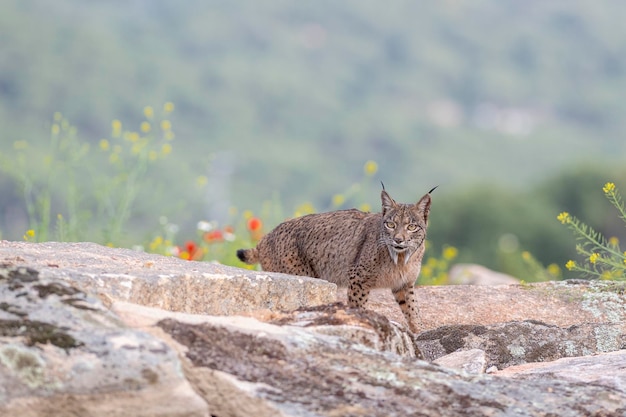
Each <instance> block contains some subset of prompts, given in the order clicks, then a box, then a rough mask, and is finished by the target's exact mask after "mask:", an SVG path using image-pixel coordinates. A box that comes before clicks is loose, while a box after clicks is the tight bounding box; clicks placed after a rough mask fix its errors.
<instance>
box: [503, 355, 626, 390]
mask: <svg viewBox="0 0 626 417" xmlns="http://www.w3.org/2000/svg"><path fill="white" fill-rule="evenodd" d="M494 375H496V376H498V377H506V378H511V379H515V380H525V381H532V380H539V379H546V378H552V379H554V378H558V379H560V380H563V381H570V382H572V383H579V384H585V385H589V384H593V385H599V386H604V387H607V388H609V389H610V390H614V391H622V392H624V391H626V350H620V351H617V352H610V353H602V354H599V355H594V356H585V357H577V358H562V359H559V360H556V361H553V362H544V363H528V364H524V365H518V366H512V367H510V368H507V369H504V370H502V371H498V372H496V373H495V374H494Z"/></svg>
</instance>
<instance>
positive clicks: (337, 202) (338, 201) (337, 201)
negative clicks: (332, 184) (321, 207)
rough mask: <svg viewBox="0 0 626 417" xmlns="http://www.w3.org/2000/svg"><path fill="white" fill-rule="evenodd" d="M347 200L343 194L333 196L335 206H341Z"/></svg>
mask: <svg viewBox="0 0 626 417" xmlns="http://www.w3.org/2000/svg"><path fill="white" fill-rule="evenodd" d="M345 202H346V197H345V196H343V195H342V194H335V195H334V196H333V206H334V207H339V206H341V205H342V204H343V203H345Z"/></svg>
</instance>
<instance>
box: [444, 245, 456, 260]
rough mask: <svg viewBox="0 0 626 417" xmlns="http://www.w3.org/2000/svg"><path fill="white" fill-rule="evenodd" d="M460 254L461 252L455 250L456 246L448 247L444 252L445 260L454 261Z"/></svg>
mask: <svg viewBox="0 0 626 417" xmlns="http://www.w3.org/2000/svg"><path fill="white" fill-rule="evenodd" d="M458 254H459V251H458V249H457V248H455V247H454V246H446V248H445V249H444V250H443V254H442V256H443V259H445V260H448V261H451V260H452V259H454V258H456V256H457V255H458Z"/></svg>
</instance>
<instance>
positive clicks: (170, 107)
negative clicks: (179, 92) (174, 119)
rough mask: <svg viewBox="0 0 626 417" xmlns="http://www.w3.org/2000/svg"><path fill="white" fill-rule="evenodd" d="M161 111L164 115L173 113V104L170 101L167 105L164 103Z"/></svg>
mask: <svg viewBox="0 0 626 417" xmlns="http://www.w3.org/2000/svg"><path fill="white" fill-rule="evenodd" d="M163 111H165V112H166V113H171V112H173V111H174V103H172V102H171V101H168V102H167V103H165V105H164V106H163Z"/></svg>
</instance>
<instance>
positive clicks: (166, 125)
mask: <svg viewBox="0 0 626 417" xmlns="http://www.w3.org/2000/svg"><path fill="white" fill-rule="evenodd" d="M161 129H162V130H163V131H164V132H167V131H168V130H171V129H172V122H170V121H169V120H162V121H161Z"/></svg>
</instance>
